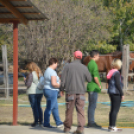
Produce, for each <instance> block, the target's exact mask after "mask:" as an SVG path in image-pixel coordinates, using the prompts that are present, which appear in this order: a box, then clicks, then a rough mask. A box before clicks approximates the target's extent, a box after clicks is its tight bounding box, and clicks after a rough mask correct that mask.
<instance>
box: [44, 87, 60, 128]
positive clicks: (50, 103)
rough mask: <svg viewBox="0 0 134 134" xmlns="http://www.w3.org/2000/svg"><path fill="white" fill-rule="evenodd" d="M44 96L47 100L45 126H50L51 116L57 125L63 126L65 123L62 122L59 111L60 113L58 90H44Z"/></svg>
mask: <svg viewBox="0 0 134 134" xmlns="http://www.w3.org/2000/svg"><path fill="white" fill-rule="evenodd" d="M43 92H44V96H45V98H46V103H47V104H46V109H45V111H44V126H46V127H49V126H50V115H51V112H52V115H53V117H54V120H55V122H56V125H57V126H58V125H61V124H63V122H62V121H61V120H60V117H59V111H58V102H57V95H58V91H57V90H51V89H44V90H43Z"/></svg>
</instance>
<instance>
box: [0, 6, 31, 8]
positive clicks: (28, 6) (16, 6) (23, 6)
mask: <svg viewBox="0 0 134 134" xmlns="http://www.w3.org/2000/svg"><path fill="white" fill-rule="evenodd" d="M0 8H6V7H5V6H0ZM15 8H33V6H15Z"/></svg>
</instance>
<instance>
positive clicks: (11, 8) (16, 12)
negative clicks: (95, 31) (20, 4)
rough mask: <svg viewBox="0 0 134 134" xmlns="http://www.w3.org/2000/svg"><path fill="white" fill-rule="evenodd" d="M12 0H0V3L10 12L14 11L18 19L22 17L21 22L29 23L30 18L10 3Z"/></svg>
mask: <svg viewBox="0 0 134 134" xmlns="http://www.w3.org/2000/svg"><path fill="white" fill-rule="evenodd" d="M10 1H11V0H6V1H3V0H0V3H1V4H2V5H3V6H5V7H6V8H7V9H8V10H9V11H10V12H12V13H13V14H14V15H15V16H16V17H17V18H18V19H21V22H22V23H24V24H25V25H26V24H27V23H28V20H27V19H26V18H25V16H24V15H23V14H21V13H20V12H19V11H18V10H17V9H16V8H15V7H14V6H13V5H12V4H11V3H10Z"/></svg>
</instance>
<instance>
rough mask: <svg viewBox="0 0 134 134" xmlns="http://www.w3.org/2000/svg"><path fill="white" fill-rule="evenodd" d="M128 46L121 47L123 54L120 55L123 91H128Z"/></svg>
mask: <svg viewBox="0 0 134 134" xmlns="http://www.w3.org/2000/svg"><path fill="white" fill-rule="evenodd" d="M129 55H130V54H129V45H124V46H123V54H122V61H123V65H122V76H123V78H124V79H123V84H124V88H123V90H124V91H127V89H128V72H129Z"/></svg>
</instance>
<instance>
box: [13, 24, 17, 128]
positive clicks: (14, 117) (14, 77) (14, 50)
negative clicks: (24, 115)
mask: <svg viewBox="0 0 134 134" xmlns="http://www.w3.org/2000/svg"><path fill="white" fill-rule="evenodd" d="M17 117H18V22H13V125H17Z"/></svg>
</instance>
